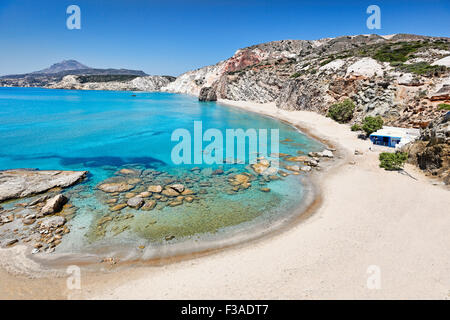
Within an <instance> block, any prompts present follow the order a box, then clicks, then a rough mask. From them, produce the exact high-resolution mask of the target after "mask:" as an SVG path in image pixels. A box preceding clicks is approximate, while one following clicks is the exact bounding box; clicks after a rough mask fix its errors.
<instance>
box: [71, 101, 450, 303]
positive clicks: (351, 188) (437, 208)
mask: <svg viewBox="0 0 450 320" xmlns="http://www.w3.org/2000/svg"><path fill="white" fill-rule="evenodd" d="M227 103H229V104H232V105H234V106H240V107H242V108H244V109H247V110H252V111H257V112H261V113H265V114H268V115H272V116H276V117H278V118H280V119H289V120H290V121H291V122H292V123H294V124H298V125H301V126H302V127H304V128H308V130H310V132H311V133H313V134H315V135H318V136H320V137H324V138H326V139H329V140H330V141H334V142H336V143H337V144H339V147H340V148H342V149H343V150H345V151H347V152H348V153H349V159H348V160H346V163H345V164H344V165H343V166H341V167H340V168H338V169H336V170H334V172H332V173H328V174H327V176H326V177H325V178H324V181H323V183H322V190H323V203H322V205H321V206H320V208H319V209H318V210H317V212H316V213H315V214H314V215H313V216H312V217H310V218H309V219H307V220H306V221H304V222H302V223H300V224H298V225H296V226H294V227H293V228H290V229H289V230H287V231H285V232H283V233H281V234H278V235H275V236H274V237H270V238H267V239H263V240H261V241H258V242H252V243H250V244H246V245H242V246H240V247H238V248H234V249H228V250H224V251H222V252H220V253H216V254H212V255H209V256H205V257H201V258H198V259H195V260H188V261H183V262H179V263H174V264H171V265H166V266H163V267H143V268H138V269H135V270H131V271H130V270H129V271H125V272H120V273H118V274H115V275H113V276H111V275H110V276H108V277H107V278H108V281H107V282H106V284H103V285H102V284H101V282H104V280H105V279H103V280H102V281H94V282H92V285H90V286H89V285H88V286H87V288H86V290H84V291H82V294H81V295H80V296H81V297H84V298H115V299H116V298H119V299H123V298H126V299H128V298H136V299H167V298H171V299H172V298H175V299H302V298H308V299H309V298H311V299H317V298H326V299H328V298H344V299H347V298H356V299H360V298H369V299H372V298H373V299H380V298H394V299H399V298H400V299H403V298H437V299H444V298H450V211H449V208H450V196H449V195H450V194H449V191H448V190H446V189H445V188H444V187H442V186H436V185H432V183H431V181H430V180H428V179H427V178H425V177H424V176H423V175H422V174H421V173H420V172H418V171H417V170H414V168H412V167H410V166H408V167H407V170H408V171H409V172H410V173H411V174H412V175H414V176H415V177H416V178H418V181H416V180H413V179H412V178H410V177H408V176H405V175H402V174H399V173H396V172H387V171H384V170H382V169H380V168H378V159H377V157H378V152H376V151H368V148H369V146H370V144H369V142H366V141H362V140H359V139H357V138H356V134H355V133H354V132H351V131H350V130H349V128H348V126H345V125H340V124H338V123H336V122H334V121H332V120H330V119H328V118H325V117H323V116H320V115H318V114H315V113H311V112H305V111H295V112H287V111H282V110H278V109H277V108H276V107H275V106H274V105H273V104H266V105H257V104H255V103H244V102H230V101H228V102H227ZM355 148H358V149H359V150H361V151H363V152H364V155H362V156H353V152H354V149H355ZM348 161H356V164H355V165H351V164H349V163H348ZM370 265H376V266H378V267H379V268H380V271H381V288H380V289H378V290H377V289H368V288H367V285H366V283H367V278H368V276H369V274H367V269H368V267H369V266H370ZM88 290H89V292H88Z"/></svg>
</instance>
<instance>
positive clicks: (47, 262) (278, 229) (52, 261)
mask: <svg viewBox="0 0 450 320" xmlns="http://www.w3.org/2000/svg"><path fill="white" fill-rule="evenodd" d="M222 104H223V103H222ZM226 107H229V105H226ZM261 115H262V116H267V117H269V118H272V119H274V120H276V121H280V122H284V123H286V124H288V125H290V126H292V127H293V129H295V130H297V131H299V132H300V133H302V134H305V135H307V136H308V137H309V138H311V139H314V140H317V141H320V142H321V143H322V144H323V145H324V146H325V147H326V148H330V147H333V148H334V145H331V142H330V141H328V140H325V139H321V138H320V137H318V136H313V135H311V134H309V133H307V132H306V133H305V131H306V130H305V129H304V128H301V127H299V126H298V125H294V124H292V123H291V122H290V121H288V120H283V119H278V118H277V117H273V116H270V115H265V114H261ZM334 153H335V157H334V159H332V160H328V161H325V162H324V163H323V165H322V166H321V171H328V170H329V169H330V168H335V167H338V166H339V165H341V164H342V162H343V161H342V160H338V158H339V157H336V155H337V154H338V153H339V152H338V151H337V152H336V151H334ZM338 163H339V165H338ZM322 175H324V172H319V171H316V170H313V171H311V172H309V173H308V174H306V175H305V174H303V175H301V176H299V178H300V180H301V182H299V183H301V185H302V188H303V190H304V191H305V194H304V196H303V197H304V198H303V200H302V201H301V203H300V204H298V205H296V206H295V207H294V208H292V209H291V210H290V211H289V212H288V213H286V214H285V215H283V216H282V217H281V218H279V219H277V220H274V221H272V222H270V223H269V224H268V223H267V221H264V219H263V220H261V219H259V218H257V220H261V221H256V222H254V221H249V222H248V223H247V222H246V223H245V224H248V226H245V227H244V229H234V228H233V227H231V229H230V230H228V228H227V229H226V230H223V231H221V233H224V235H223V236H218V237H216V236H213V235H209V234H206V235H205V236H206V237H205V238H204V239H202V240H205V241H206V242H205V244H204V245H203V247H204V248H202V249H200V250H198V248H197V250H195V249H194V248H195V244H194V243H193V242H192V241H191V240H188V241H187V244H186V243H185V242H186V241H182V242H180V243H176V244H173V245H172V246H173V248H171V250H170V252H169V251H168V252H163V253H162V254H163V255H162V256H157V257H147V258H143V257H136V258H127V259H119V260H118V261H117V262H116V263H115V265H116V266H115V268H117V269H120V268H122V267H127V266H130V265H136V264H137V265H140V266H161V265H166V264H172V263H177V262H180V261H185V260H192V259H197V258H199V257H204V256H207V255H211V254H215V253H217V252H221V251H224V250H230V249H233V248H236V247H240V246H246V245H250V244H251V243H253V242H257V241H260V240H264V239H267V238H270V237H272V236H276V235H277V234H280V233H282V232H284V231H285V230H287V229H289V228H291V227H292V226H293V225H296V224H298V223H301V222H302V221H304V220H306V219H307V217H309V216H311V215H312V214H313V213H314V210H315V209H317V207H318V206H320V204H321V199H322V196H321V194H320V192H319V191H318V183H317V180H318V176H322ZM246 232H247V233H249V232H252V233H255V234H254V235H251V236H248V235H244V233H246ZM16 248H17V251H20V253H21V254H22V253H23V257H24V259H27V260H29V262H30V265H31V264H32V265H34V266H35V268H34V269H29V270H27V271H25V270H19V269H18V270H14V266H12V265H11V264H8V265H7V269H9V272H12V273H15V274H20V276H22V277H24V278H30V277H33V278H48V277H50V276H57V277H58V276H59V277H61V276H64V275H65V273H64V268H65V267H67V266H68V265H78V266H83V267H86V268H89V269H90V270H88V272H90V273H95V272H96V271H98V269H101V265H100V264H99V262H98V261H100V260H101V259H100V257H99V256H97V254H95V253H93V252H86V253H85V254H82V253H77V254H70V253H61V254H57V255H56V256H48V257H47V256H43V257H34V256H32V255H31V254H29V253H27V249H26V248H27V247H26V246H23V248H22V246H21V245H17V246H16ZM189 248H191V250H189ZM130 249H131V250H133V249H132V248H126V247H124V248H122V249H120V248H119V249H118V250H117V249H116V250H115V251H113V252H112V253H113V254H112V255H111V256H112V257H116V258H117V257H118V256H119V258H120V255H121V254H122V255H124V254H125V253H124V252H125V251H129V250H130ZM1 250H2V249H0V251H1ZM13 251H14V250H13ZM4 254H6V251H4ZM144 256H145V254H144ZM1 267H2V266H1V265H0V268H1ZM46 269H50V270H48V272H47V271H46ZM33 273H34V274H33Z"/></svg>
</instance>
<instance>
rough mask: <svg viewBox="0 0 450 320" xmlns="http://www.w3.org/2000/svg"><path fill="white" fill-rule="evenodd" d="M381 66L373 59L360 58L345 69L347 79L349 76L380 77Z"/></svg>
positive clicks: (381, 72)
mask: <svg viewBox="0 0 450 320" xmlns="http://www.w3.org/2000/svg"><path fill="white" fill-rule="evenodd" d="M382 75H383V66H382V65H381V64H379V63H378V62H377V61H376V60H375V59H372V58H362V59H360V60H358V61H357V62H355V63H354V64H352V65H351V66H350V67H348V69H347V77H349V76H363V77H369V78H370V77H373V76H382Z"/></svg>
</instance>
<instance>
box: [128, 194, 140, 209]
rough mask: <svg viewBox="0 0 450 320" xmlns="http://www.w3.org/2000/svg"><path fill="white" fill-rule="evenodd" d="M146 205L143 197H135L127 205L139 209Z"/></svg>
mask: <svg viewBox="0 0 450 320" xmlns="http://www.w3.org/2000/svg"><path fill="white" fill-rule="evenodd" d="M143 204H144V199H142V198H141V197H133V198H131V199H128V201H127V205H128V206H129V207H132V208H135V209H139V208H140V207H141V206H142V205H143Z"/></svg>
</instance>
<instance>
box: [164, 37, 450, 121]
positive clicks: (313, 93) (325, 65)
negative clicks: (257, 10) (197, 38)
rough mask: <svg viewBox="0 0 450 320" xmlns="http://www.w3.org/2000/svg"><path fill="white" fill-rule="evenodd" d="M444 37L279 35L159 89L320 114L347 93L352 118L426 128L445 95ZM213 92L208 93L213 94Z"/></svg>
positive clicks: (448, 72) (448, 57)
mask: <svg viewBox="0 0 450 320" xmlns="http://www.w3.org/2000/svg"><path fill="white" fill-rule="evenodd" d="M449 67H450V39H449V38H436V37H426V36H416V35H407V34H397V35H391V36H384V37H383V36H378V35H359V36H346V37H339V38H329V39H322V40H314V41H307V40H283V41H275V42H269V43H263V44H259V45H255V46H251V47H248V48H244V49H240V50H238V51H236V53H235V54H234V55H233V56H232V57H231V58H230V59H227V60H224V61H221V62H219V63H217V64H216V65H214V66H207V67H204V68H201V69H198V70H194V71H189V72H187V73H185V74H182V75H181V76H179V77H178V78H177V79H176V80H175V81H174V82H171V83H170V84H169V85H168V86H165V87H163V88H162V89H161V90H162V91H169V92H178V93H187V94H192V95H196V96H199V95H200V92H201V90H202V89H205V88H207V89H205V90H204V91H203V92H208V94H209V95H211V96H216V97H217V98H218V99H230V100H244V101H255V102H259V103H266V102H275V103H276V105H277V106H278V107H279V108H281V109H288V110H312V111H316V112H319V113H322V114H325V113H326V112H327V110H328V107H329V106H330V105H331V104H333V103H336V102H338V101H342V100H344V99H346V98H350V99H352V100H353V101H354V102H355V104H356V106H357V109H356V114H355V117H354V119H353V121H354V122H356V121H359V120H361V118H362V117H364V116H365V115H380V116H382V117H383V118H384V119H385V122H386V123H387V124H390V125H399V126H408V127H417V128H418V127H422V128H424V127H426V126H427V125H428V124H429V123H430V122H431V121H432V120H433V119H435V118H437V117H439V116H441V115H442V114H443V113H444V112H445V111H443V110H440V109H439V107H438V106H439V105H440V104H442V103H448V101H449V99H450V69H449ZM214 93H215V95H214Z"/></svg>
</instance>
